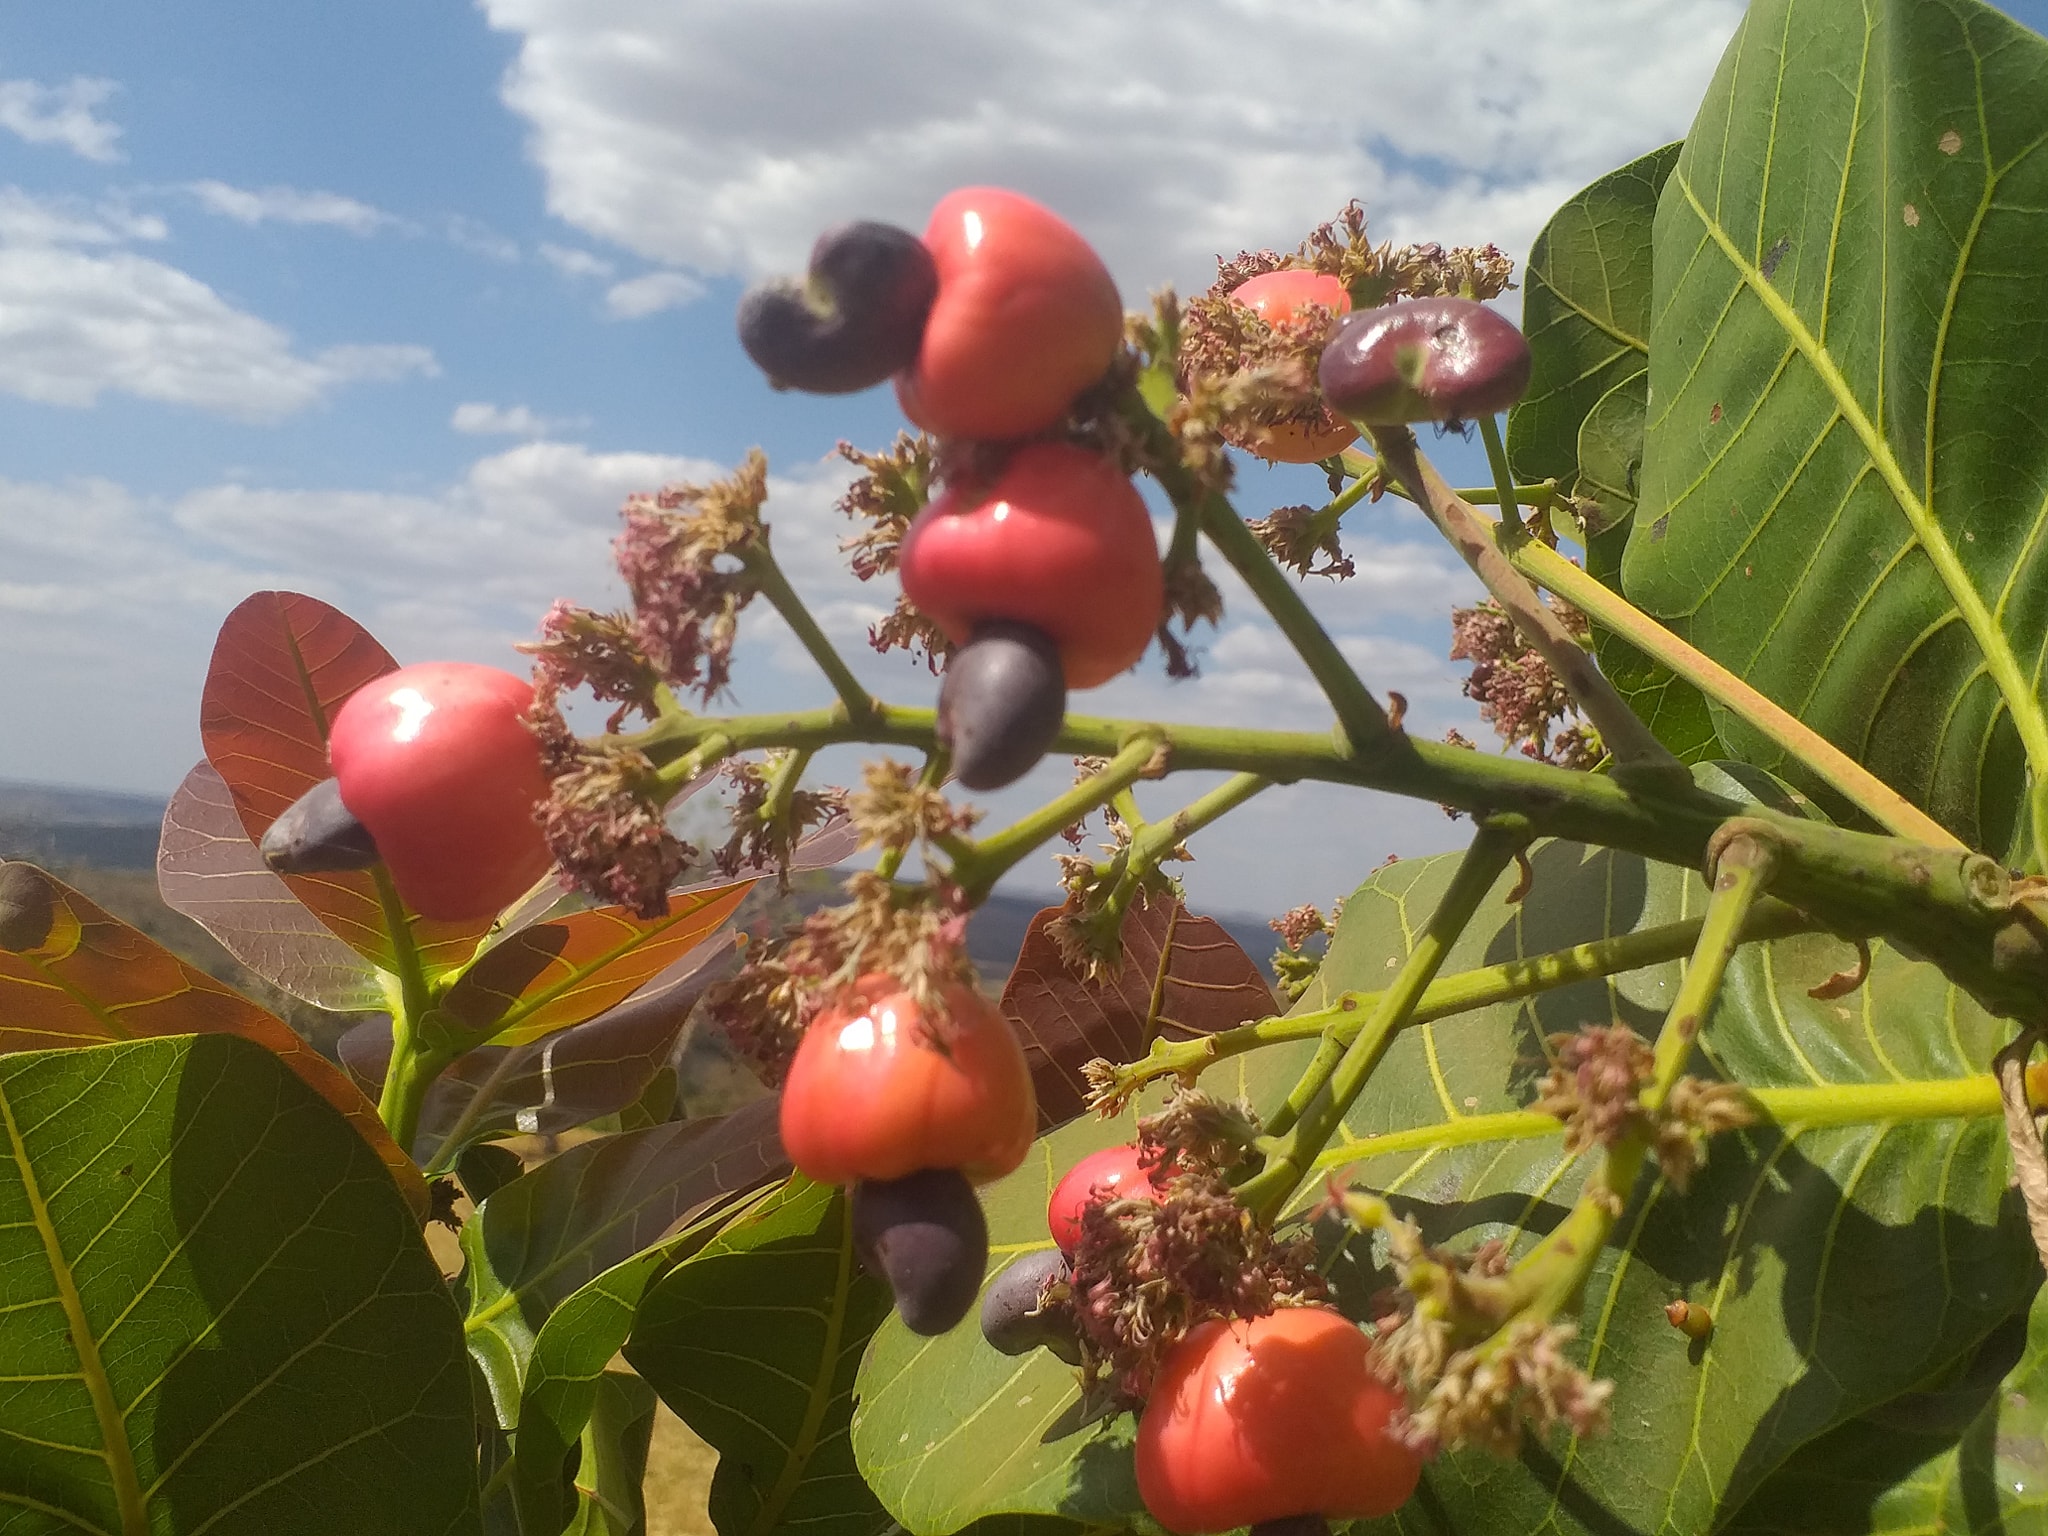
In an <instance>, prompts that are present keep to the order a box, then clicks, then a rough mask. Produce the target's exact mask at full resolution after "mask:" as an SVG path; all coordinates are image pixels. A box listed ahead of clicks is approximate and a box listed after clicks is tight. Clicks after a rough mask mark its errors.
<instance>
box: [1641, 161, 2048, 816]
mask: <svg viewBox="0 0 2048 1536" xmlns="http://www.w3.org/2000/svg"><path fill="white" fill-rule="evenodd" d="M1671 184H1672V185H1674V186H1676V187H1677V188H1678V190H1679V192H1680V193H1681V194H1683V196H1684V198H1685V200H1686V202H1687V204H1688V205H1689V206H1690V207H1691V208H1692V211H1693V214H1694V216H1695V217H1696V218H1698V220H1699V221H1700V224H1701V227H1702V228H1704V229H1705V230H1706V232H1707V237H1708V238H1709V239H1710V240H1712V241H1713V242H1714V244H1715V245H1716V246H1717V247H1718V248H1719V249H1720V251H1721V255H1722V256H1723V258H1724V259H1725V260H1726V261H1727V262H1728V264H1729V265H1730V266H1731V267H1733V268H1734V269H1735V273H1736V275H1737V277H1738V278H1740V279H1741V281H1742V283H1743V285H1744V286H1745V287H1746V288H1748V289H1749V290H1750V291H1751V292H1752V293H1753V294H1755V295H1756V297H1757V299H1758V301H1759V302H1760V303H1761V304H1762V305H1763V306H1764V309H1765V311H1766V313H1768V314H1769V315H1770V316H1771V318H1772V319H1773V320H1774V321H1776V322H1777V324H1778V327H1779V329H1781V330H1782V331H1784V333H1785V334H1786V336H1787V337H1788V338H1789V339H1790V340H1791V342H1792V345H1793V346H1794V347H1796V348H1797V349H1798V350H1799V353H1800V355H1801V356H1802V357H1804V358H1805V359H1806V363H1807V366H1808V367H1810V368H1812V369H1813V371H1814V373H1815V374H1816V375H1818V376H1819V378H1820V381H1821V383H1822V385H1823V386H1824V387H1825V388H1826V389H1827V391H1828V393H1829V394H1830V395H1831V396H1832V397H1833V398H1834V400H1835V404H1836V408H1837V410H1839V411H1840V413H1841V417H1842V420H1844V421H1845V422H1847V423H1848V424H1849V428H1850V430H1851V431H1853V432H1854V433H1855V434H1856V436H1857V438H1858V440H1859V441H1860V442H1861V443H1862V444H1863V450H1864V452H1865V454H1866V455H1868V457H1869V459H1870V462H1871V464H1872V465H1873V466H1874V467H1875V468H1876V470H1877V472H1878V475H1879V476H1880V477H1881V478H1882V479H1883V480H1884V482H1885V486H1886V488H1887V489H1888V490H1889V491H1890V492H1891V494H1892V499H1893V501H1895V502H1896V503H1897V504H1898V507H1899V510H1900V511H1901V512H1902V513H1903V514H1904V515H1905V518H1906V521H1907V522H1908V524H1910V525H1911V527H1912V529H1913V535H1914V537H1915V539H1916V540H1917V541H1918V542H1919V544H1920V547H1921V548H1922V549H1923V550H1924V551H1926V554H1927V558H1928V560H1929V562H1930V563H1931V564H1932V565H1933V566H1934V569H1935V572H1936V574H1937V575H1939V576H1940V578H1941V582H1942V585H1943V587H1945V588H1946V589H1947V591H1948V594H1949V597H1950V600H1951V601H1953V602H1954V603H1955V605H1956V609H1957V611H1958V612H1959V613H1960V614H1961V615H1962V618H1963V622H1964V623H1965V624H1967V625H1968V626H1969V629H1970V634H1971V638H1973V639H1974V640H1975V641H1976V642H1977V648H1978V650H1979V652H1981V653H1982V655H1983V657H1984V665H1985V670H1986V671H1987V672H1989V673H1990V675H1991V679H1992V681H1993V683H1995V684H1996V685H1997V688H1998V692H1999V695H2000V697H2002V698H2003V699H2004V700H2005V704H2006V708H2007V709H2008V710H2010V711H2011V713H2012V717H2013V723H2014V725H2015V726H2017V727H2018V729H2019V733H2020V740H2021V742H2022V743H2023V745H2024V746H2025V748H2026V753H2027V762H2028V765H2029V766H2030V767H2031V768H2032V770H2033V773H2034V776H2035V777H2036V778H2048V714H2044V713H2043V711H2042V708H2041V705H2040V703H2039V701H2038V700H2036V699H2035V698H2034V696H2033V694H2032V693H2031V691H2030V690H2029V689H2028V687H2027V682H2026V679H2025V677H2024V676H2023V675H2022V674H2021V671H2020V666H2019V660H2018V657H2017V656H2016V655H2015V654H2014V653H2013V649H2012V646H2011V645H2010V644H2009V643H2008V642H2007V639H2006V636H2005V633H2004V631H2002V630H2001V629H1999V627H1998V625H1997V622H1996V621H1995V620H1994V619H1993V617H1992V615H1991V611H1990V610H1989V609H1988V608H1986V607H1985V605H1984V599H1983V596H1982V594H1980V593H1979V592H1978V591H1977V589H1976V587H1975V585H1974V584H1973V583H1972V582H1971V581H1970V578H1969V573H1968V572H1967V571H1965V570H1964V569H1963V565H1962V561H1961V560H1960V559H1959V558H1958V557H1957V555H1956V551H1955V546H1954V545H1952V544H1951V543H1950V542H1949V540H1948V536H1947V535H1946V534H1945V533H1944V532H1943V531H1942V529H1941V526H1940V525H1939V524H1938V523H1937V522H1936V521H1935V520H1934V515H1933V513H1932V512H1931V511H1930V509H1929V508H1928V506H1927V504H1926V503H1925V502H1923V501H1922V500H1921V499H1920V497H1919V496H1918V495H1917V494H1915V492H1914V490H1913V488H1912V486H1911V485H1909V484H1908V483H1907V481H1906V476H1905V472H1904V471H1903V470H1902V469H1901V468H1900V467H1899V462H1898V460H1897V459H1896V458H1895V457H1894V456H1893V454H1892V451H1891V446H1890V444H1888V443H1887V442H1886V441H1885V440H1884V438H1883V436H1882V435H1881V434H1880V433H1879V432H1878V430H1877V428H1876V425H1875V423H1873V422H1872V420H1871V419H1870V416H1869V414H1868V413H1867V412H1866V411H1865V410H1864V409H1863V406H1862V403H1861V402H1860V401H1859V400H1858V399H1857V398H1856V396H1855V393H1854V392H1853V391H1852V390H1851V389H1850V388H1849V383H1848V380H1847V379H1845V378H1843V376H1842V372H1841V369H1840V368H1838V367H1837V366H1836V365H1835V360H1834V357H1833V355H1832V354H1831V353H1830V352H1829V351H1828V349H1827V347H1826V346H1825V345H1823V344H1822V343H1821V342H1820V341H1819V340H1818V339H1817V338H1816V337H1815V336H1814V335H1813V333H1812V332H1811V331H1809V330H1808V329H1807V328H1806V323H1805V322H1804V321H1803V320H1801V319H1800V318H1799V315H1798V313H1797V312H1796V311H1794V310H1793V308H1792V306H1791V305H1789V304H1788V303H1786V302H1785V299H1784V297H1783V296H1782V295H1781V294H1780V293H1779V292H1778V291H1777V289H1776V288H1774V287H1773V286H1772V285H1771V284H1770V283H1769V282H1767V281H1766V280H1765V279H1764V276H1763V274H1762V273H1761V272H1760V271H1758V269H1757V268H1756V267H1755V266H1754V265H1753V264H1752V263H1751V262H1750V261H1749V260H1748V259H1747V258H1745V257H1744V256H1743V255H1742V253H1741V252H1740V251H1739V250H1737V249H1736V246H1735V243H1734V241H1732V240H1731V239H1729V237H1728V233H1727V231H1726V230H1724V229H1723V228H1722V227H1721V224H1720V221H1719V220H1718V219H1716V218H1715V217H1713V216H1712V215H1711V214H1709V213H1708V212H1707V209H1706V206H1705V205H1704V204H1703V203H1701V202H1700V200H1699V197H1698V195H1697V194H1696V193H1695V192H1694V191H1693V188H1692V183H1691V181H1690V180H1689V179H1688V178H1687V176H1686V174H1685V171H1684V169H1683V168H1682V167H1677V168H1674V169H1673V170H1672V172H1671Z"/></svg>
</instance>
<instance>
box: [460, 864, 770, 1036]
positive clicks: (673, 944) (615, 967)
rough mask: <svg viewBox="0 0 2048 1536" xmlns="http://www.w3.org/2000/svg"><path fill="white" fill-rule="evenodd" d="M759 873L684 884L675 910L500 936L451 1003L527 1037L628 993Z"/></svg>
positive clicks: (589, 1014) (599, 912)
mask: <svg viewBox="0 0 2048 1536" xmlns="http://www.w3.org/2000/svg"><path fill="white" fill-rule="evenodd" d="M753 887H754V882H753V881H752V880H742V881H738V882H735V883H733V884H730V885H714V886H710V887H707V888H705V889H702V890H696V891H679V892H676V893H675V894H673V895H671V896H670V897H669V901H668V913H667V915H666V916H663V917H658V918H654V919H653V920H651V921H650V920H648V919H646V918H641V917H636V916H634V915H633V913H631V912H630V911H628V910H627V909H626V908H624V907H597V908H594V909H592V910H591V911H588V912H572V913H570V914H569V915H568V916H567V917H561V918H556V919H555V920H554V921H552V922H546V923H536V924H534V925H533V926H532V927H530V928H523V929H521V930H520V931H519V932H518V933H515V934H513V935H512V936H511V937H509V938H507V939H505V940H503V941H502V942H500V943H499V944H497V945H495V946H493V947H492V948H491V950H490V951H489V952H488V953H487V954H485V955H484V956H483V958H482V959H480V960H478V961H477V962H476V964H475V965H473V966H471V967H470V969H469V970H468V972H467V973H465V974H464V975H463V977H462V979H461V980H460V981H458V982H456V983H455V985H454V986H453V987H451V988H449V990H448V995H447V996H446V997H445V998H444V999H442V1003H441V1008H442V1011H443V1012H445V1013H446V1014H447V1015H448V1016H449V1017H450V1018H452V1019H453V1020H454V1021H455V1022H456V1023H458V1024H459V1025H460V1026H461V1027H462V1028H464V1029H466V1030H470V1031H473V1032H475V1033H477V1034H479V1035H481V1034H483V1033H484V1032H485V1031H489V1033H490V1036H491V1037H492V1038H493V1039H494V1040H495V1041H496V1043H497V1044H500V1045H523V1044H525V1043H526V1042H527V1041H529V1040H538V1039H539V1038H540V1037H541V1036H543V1035H547V1034H552V1033H553V1032H554V1031H556V1030H558V1029H564V1028H567V1027H568V1026H569V1025H571V1024H580V1023H582V1022H583V1021H584V1020H585V1019H589V1018H594V1017H595V1016H596V1015H598V1014H600V1013H602V1012H604V1011H605V1010H606V1009H607V1008H611V1007H614V1006H616V1005H617V1004H619V1003H622V1002H624V1001H625V1000H626V999H627V998H628V997H630V996H631V995H632V994H633V993H634V992H635V991H637V990H638V989H639V988H640V987H641V986H643V985H645V984H646V983H647V982H649V981H651V980H653V979H654V977H656V976H658V975H659V974H661V972H662V971H664V970H666V969H667V968H668V966H669V965H670V964H671V963H672V962H674V961H676V960H678V959H680V958H682V957H683V956H684V955H686V954H688V953H689V952H690V951H691V950H692V949H694V948H696V947H697V946H698V945H699V944H701V943H702V942H704V940H706V939H708V938H710V937H711V935H713V934H714V933H716V932H717V931H718V930H719V928H720V927H722V926H723V925H724V923H725V921H726V920H727V919H728V918H730V917H731V916H732V914H733V910H734V909H735V908H736V907H738V906H739V904H740V902H741V900H742V899H743V898H744V897H745V896H746V894H747V892H748V891H750V890H752V889H753Z"/></svg>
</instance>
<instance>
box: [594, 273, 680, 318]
mask: <svg viewBox="0 0 2048 1536" xmlns="http://www.w3.org/2000/svg"><path fill="white" fill-rule="evenodd" d="M703 291H704V285H703V284H702V283H700V282H698V281H697V280H696V279H695V278H694V277H691V276H690V275H689V274H688V273H685V272H648V273H646V274H644V275H642V276H640V277H629V278H627V279H626V281H625V282H623V283H614V284H612V286H611V287H610V288H608V289H606V290H605V295H604V307H605V310H606V312H607V313H609V314H610V315H611V316H612V318H613V319H615V320H639V319H643V318H645V317H646V316H648V315H653V314H659V313H660V312H661V311H662V310H664V309H676V308H678V307H680V306H681V305H684V304H687V303H689V302H690V301H691V300H692V299H694V298H696V297H697V296H698V295H699V294H701V293H702V292H703Z"/></svg>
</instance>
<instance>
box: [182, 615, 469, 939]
mask: <svg viewBox="0 0 2048 1536" xmlns="http://www.w3.org/2000/svg"><path fill="white" fill-rule="evenodd" d="M397 667H398V663H397V662H396V661H394V660H393V659H392V657H391V653H390V652H388V651H386V650H385V649H384V647H383V646H381V645H379V644H378V643H377V642H376V640H375V639H373V638H372V637H371V635H370V633H369V631H368V630H366V629H364V628H363V627H362V626H361V625H360V624H358V623H356V621H355V620H354V619H351V618H350V617H349V616H348V615H347V614H345V613H343V612H342V611H341V610H340V609H338V608H334V607H331V606H329V605H328V604H326V603H323V602H321V601H320V600H319V599H318V598H312V597H307V596H305V595H304V594H303V593H299V592H258V593H256V594H254V595H253V596H251V597H248V598H246V599H244V600H243V601H242V603H241V604H240V605H238V606H237V607H236V609H235V611H234V612H232V613H230V614H229V615H228V616H227V619H226V620H225V622H223V623H222V625H221V627H220V635H219V636H218V638H217V639H215V641H214V646H213V660H212V661H211V662H210V663H209V665H208V667H207V672H206V686H205V689H204V690H203V692H202V693H201V695H200V701H199V737H200V740H201V742H202V743H203V744H204V745H205V748H206V759H207V761H208V762H210V763H211V764H213V767H214V770H215V771H216V772H217V773H219V774H220V776H221V780H222V782H223V783H225V784H226V785H227V788H228V793H229V794H230V795H231V796H232V797H233V799H234V806H235V814H236V816H237V817H238V818H239V820H240V821H241V823H242V830H243V831H244V832H246V833H247V834H248V836H249V840H250V842H252V843H255V842H260V841H261V840H262V837H263V834H264V832H265V831H266V830H267V829H268V828H269V826H270V824H271V822H273V821H275V820H276V819H277V817H278V816H279V815H280V814H281V813H282V812H283V810H284V808H285V807H286V806H288V805H290V804H291V803H292V802H293V801H294V800H296V799H298V798H299V796H301V795H303V794H304V793H305V792H306V791H307V790H309V789H311V788H312V787H313V786H314V785H315V784H317V783H319V782H320V781H321V780H322V779H324V778H327V777H328V776H329V775H328V765H327V727H328V722H329V721H331V720H332V719H333V718H334V712H335V711H336V710H337V709H339V708H340V707H341V705H342V702H343V701H344V700H346V699H347V698H348V696H349V695H350V694H352V693H354V692H355V691H356V690H357V689H358V688H360V687H362V686H363V685H364V684H365V683H368V682H370V681H371V680H372V679H374V678H378V677H382V676H383V675H384V674H385V673H386V672H392V671H395V670H397ZM379 878H380V877H379V874H378V872H376V871H372V870H352V871H347V872H342V873H335V874H324V875H287V876H285V877H284V883H285V885H286V886H287V887H288V888H289V889H290V891H291V893H292V894H293V895H294V896H296V897H298V899H299V900H300V901H302V902H304V903H305V904H306V906H307V907H308V908H309V909H310V910H311V911H312V912H313V914H314V915H315V916H317V917H318V918H319V919H320V921H321V922H323V923H325V924H326V925H327V926H328V927H329V928H330V929H332V930H333V931H334V933H336V934H337V935H338V936H339V937H340V938H341V939H342V940H343V941H344V942H346V943H347V944H348V945H349V946H350V947H351V948H353V949H354V950H356V951H357V952H358V953H360V954H362V955H364V956H366V957H367V958H368V959H369V960H370V961H371V963H372V964H374V965H376V966H378V967H380V968H381V969H383V970H387V971H389V970H396V969H397V965H396V962H395V960H394V958H393V954H392V948H391V937H390V932H389V929H388V926H387V924H386V922H385V919H384V909H383V906H382V904H381V903H380V901H379V899H378V880H379ZM489 928H490V922H489V920H488V919H479V920H477V921H475V922H468V923H437V922H429V921H428V920H426V919H425V918H417V919H415V920H414V922H413V938H414V942H415V943H416V944H417V945H418V947H419V951H420V958H421V960H422V962H423V963H424V964H425V965H426V967H427V968H428V969H429V970H432V971H439V970H449V969H452V968H453V967H455V966H458V965H460V964H462V963H463V962H464V961H466V960H468V959H469V958H470V956H471V955H472V954H474V953H475V951H476V944H477V941H478V940H479V939H481V938H482V937H483V936H484V934H485V933H486V932H487V931H488V930H489Z"/></svg>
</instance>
